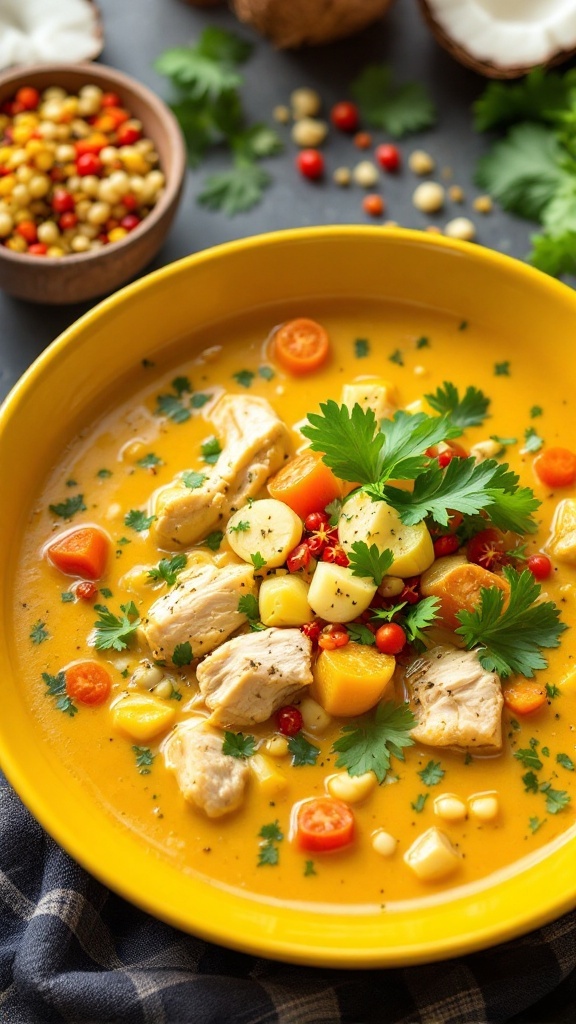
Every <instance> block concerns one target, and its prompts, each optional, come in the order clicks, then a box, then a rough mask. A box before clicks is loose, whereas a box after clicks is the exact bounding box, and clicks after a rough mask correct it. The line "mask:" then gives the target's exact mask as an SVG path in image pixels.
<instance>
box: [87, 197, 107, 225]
mask: <svg viewBox="0 0 576 1024" xmlns="http://www.w3.org/2000/svg"><path fill="white" fill-rule="evenodd" d="M109 216H110V204H109V203H100V202H98V203H92V206H91V207H90V209H89V210H88V213H87V215H86V220H87V221H88V223H89V224H105V223H106V221H107V220H108V218H109Z"/></svg>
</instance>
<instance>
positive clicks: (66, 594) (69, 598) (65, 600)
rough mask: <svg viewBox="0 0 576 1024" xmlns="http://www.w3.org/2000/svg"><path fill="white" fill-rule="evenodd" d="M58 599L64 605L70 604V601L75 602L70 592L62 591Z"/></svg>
mask: <svg viewBox="0 0 576 1024" xmlns="http://www.w3.org/2000/svg"><path fill="white" fill-rule="evenodd" d="M60 598H61V600H62V602H63V603H64V604H70V603H71V602H72V601H75V600H76V598H75V597H74V593H73V591H72V590H63V591H62V593H61V594H60Z"/></svg>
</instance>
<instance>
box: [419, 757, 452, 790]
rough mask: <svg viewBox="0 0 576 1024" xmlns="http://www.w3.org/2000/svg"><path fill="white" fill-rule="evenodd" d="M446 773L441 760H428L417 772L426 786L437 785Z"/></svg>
mask: <svg viewBox="0 0 576 1024" xmlns="http://www.w3.org/2000/svg"><path fill="white" fill-rule="evenodd" d="M445 774H446V772H445V770H444V768H443V767H442V765H441V763H440V761H428V764H427V765H426V767H425V768H423V769H422V771H420V772H417V775H419V776H420V778H421V779H422V782H423V783H424V785H425V786H437V785H438V783H439V782H442V779H443V778H444V776H445Z"/></svg>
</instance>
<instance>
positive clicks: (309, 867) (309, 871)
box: [304, 860, 317, 878]
mask: <svg viewBox="0 0 576 1024" xmlns="http://www.w3.org/2000/svg"><path fill="white" fill-rule="evenodd" d="M316 874H317V871H316V868H315V867H314V861H313V860H307V861H306V862H305V864H304V878H309V877H310V875H316Z"/></svg>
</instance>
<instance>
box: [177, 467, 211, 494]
mask: <svg viewBox="0 0 576 1024" xmlns="http://www.w3.org/2000/svg"><path fill="white" fill-rule="evenodd" d="M207 479H208V477H207V476H206V473H198V472H197V471H196V470H195V469H186V470H184V472H183V473H182V483H183V484H184V487H188V488H189V489H190V490H191V491H195V490H197V488H198V487H202V484H203V483H204V481H205V480H207Z"/></svg>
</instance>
